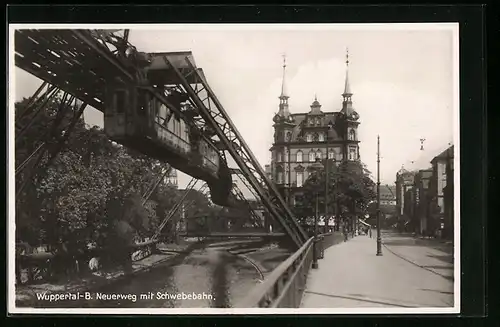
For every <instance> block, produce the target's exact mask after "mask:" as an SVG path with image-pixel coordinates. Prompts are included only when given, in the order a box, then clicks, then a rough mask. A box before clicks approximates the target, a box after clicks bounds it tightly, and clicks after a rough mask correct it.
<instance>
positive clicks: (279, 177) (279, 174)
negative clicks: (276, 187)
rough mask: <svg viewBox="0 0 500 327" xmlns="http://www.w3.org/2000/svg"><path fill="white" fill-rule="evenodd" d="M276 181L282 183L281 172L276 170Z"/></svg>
mask: <svg viewBox="0 0 500 327" xmlns="http://www.w3.org/2000/svg"><path fill="white" fill-rule="evenodd" d="M277 183H278V184H283V172H281V171H280V172H278V174H277Z"/></svg>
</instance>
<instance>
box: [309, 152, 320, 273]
mask: <svg viewBox="0 0 500 327" xmlns="http://www.w3.org/2000/svg"><path fill="white" fill-rule="evenodd" d="M309 169H311V170H312V171H314V172H315V174H316V176H317V177H319V172H320V171H321V170H322V169H323V164H322V163H321V159H320V158H316V161H315V162H314V163H313V164H312V165H311V166H309ZM318 215H319V189H318V190H317V191H316V213H315V214H314V239H313V263H312V268H313V269H317V268H318V251H317V248H316V246H317V244H316V243H317V241H318Z"/></svg>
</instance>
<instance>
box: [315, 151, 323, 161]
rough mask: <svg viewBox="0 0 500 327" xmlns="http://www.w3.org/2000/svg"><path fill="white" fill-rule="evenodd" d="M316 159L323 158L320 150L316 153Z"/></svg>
mask: <svg viewBox="0 0 500 327" xmlns="http://www.w3.org/2000/svg"><path fill="white" fill-rule="evenodd" d="M316 158H320V159H322V158H323V154H322V153H321V151H319V150H318V152H316Z"/></svg>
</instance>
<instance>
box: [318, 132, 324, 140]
mask: <svg viewBox="0 0 500 327" xmlns="http://www.w3.org/2000/svg"><path fill="white" fill-rule="evenodd" d="M319 141H320V142H324V141H325V136H324V135H323V133H320V134H319Z"/></svg>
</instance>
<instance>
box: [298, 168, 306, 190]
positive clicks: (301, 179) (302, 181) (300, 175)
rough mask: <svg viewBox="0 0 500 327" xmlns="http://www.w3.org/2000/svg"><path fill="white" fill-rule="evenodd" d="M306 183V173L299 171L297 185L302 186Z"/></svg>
mask: <svg viewBox="0 0 500 327" xmlns="http://www.w3.org/2000/svg"><path fill="white" fill-rule="evenodd" d="M303 183H304V173H303V172H301V171H298V172H297V187H302V184H303Z"/></svg>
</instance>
